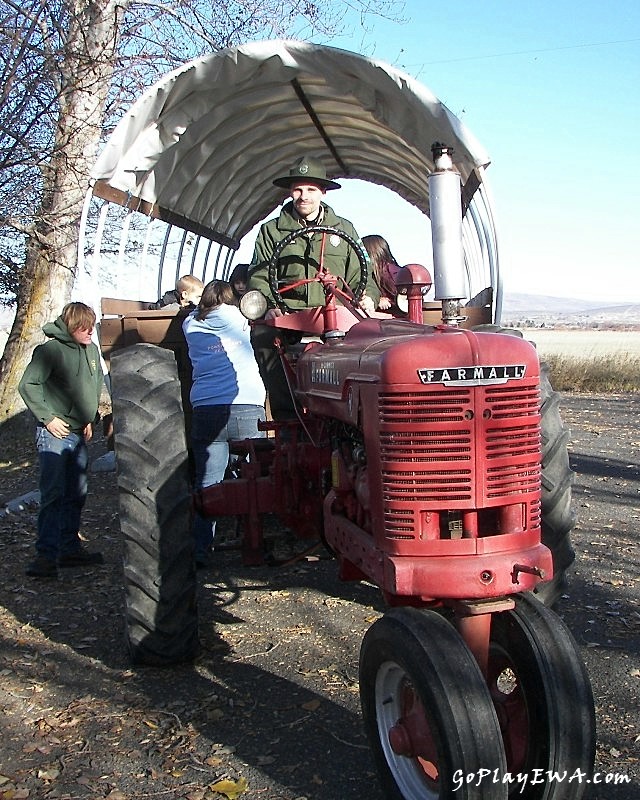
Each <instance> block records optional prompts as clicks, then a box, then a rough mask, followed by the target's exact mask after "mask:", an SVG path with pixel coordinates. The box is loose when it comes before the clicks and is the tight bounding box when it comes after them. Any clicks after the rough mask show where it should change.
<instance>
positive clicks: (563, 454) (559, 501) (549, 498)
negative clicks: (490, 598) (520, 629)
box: [535, 362, 576, 606]
mask: <svg viewBox="0 0 640 800" xmlns="http://www.w3.org/2000/svg"><path fill="white" fill-rule="evenodd" d="M540 395H541V406H540V408H541V411H540V413H541V414H542V423H541V432H542V542H543V544H545V545H546V546H547V547H548V548H549V550H551V554H552V556H553V578H552V579H551V580H550V581H547V582H546V583H540V584H538V586H537V587H536V590H535V592H536V595H537V596H538V599H539V600H541V601H542V602H543V603H544V604H545V605H547V606H552V605H554V604H555V603H556V602H557V601H558V600H559V599H560V597H561V595H562V593H563V592H564V591H565V589H566V587H567V569H568V568H569V567H570V566H571V564H573V561H574V559H575V557H576V554H575V552H574V550H573V547H572V546H571V530H572V528H573V526H574V525H575V514H574V512H573V509H572V507H571V487H572V485H573V479H574V472H573V470H572V469H571V467H570V465H569V451H568V448H567V442H568V440H569V432H568V431H567V429H566V428H565V427H564V424H563V422H562V418H561V416H560V395H559V394H558V392H556V391H554V389H553V387H552V386H551V381H550V380H549V367H548V365H547V364H545V363H544V362H543V363H541V364H540Z"/></svg>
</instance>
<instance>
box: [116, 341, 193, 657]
mask: <svg viewBox="0 0 640 800" xmlns="http://www.w3.org/2000/svg"><path fill="white" fill-rule="evenodd" d="M111 382H112V388H113V396H112V401H113V417H114V435H115V451H116V460H117V470H118V492H119V505H120V527H121V530H122V533H123V536H124V574H125V583H126V633H127V640H128V645H129V652H130V656H131V659H132V661H133V662H134V663H136V664H146V665H149V666H165V665H170V664H176V663H181V662H185V661H192V660H193V659H194V658H195V657H196V656H197V655H198V652H199V641H198V615H197V604H196V575H195V563H194V557H193V540H192V537H191V535H190V489H189V471H188V460H187V445H186V436H185V428H184V414H183V409H182V401H181V396H180V382H179V380H178V373H177V368H176V363H175V359H174V357H173V353H172V352H171V351H170V350H165V349H162V348H160V347H156V346H154V345H150V344H136V345H133V346H131V347H127V348H125V349H124V350H120V351H117V352H116V353H114V354H113V356H112V358H111Z"/></svg>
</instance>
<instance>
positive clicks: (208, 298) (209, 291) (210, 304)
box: [196, 281, 234, 319]
mask: <svg viewBox="0 0 640 800" xmlns="http://www.w3.org/2000/svg"><path fill="white" fill-rule="evenodd" d="M233 296H234V295H233V289H232V288H231V285H230V284H229V283H227V282H226V281H209V283H208V284H207V285H206V286H205V287H204V289H203V290H202V297H201V298H200V302H199V303H198V311H197V313H196V319H204V318H205V317H206V316H207V314H208V313H209V312H210V311H213V309H214V308H217V307H218V306H221V305H222V304H223V303H227V304H228V305H233Z"/></svg>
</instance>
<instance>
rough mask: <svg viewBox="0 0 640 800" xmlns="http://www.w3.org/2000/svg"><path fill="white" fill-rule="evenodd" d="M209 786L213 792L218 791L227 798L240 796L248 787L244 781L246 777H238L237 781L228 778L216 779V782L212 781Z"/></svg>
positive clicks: (232, 799) (233, 798)
mask: <svg viewBox="0 0 640 800" xmlns="http://www.w3.org/2000/svg"><path fill="white" fill-rule="evenodd" d="M209 788H210V789H211V790H212V791H213V792H219V793H220V794H223V795H225V796H226V797H228V798H229V800H235V799H236V797H240V795H241V794H242V793H243V792H246V791H247V789H248V788H249V784H248V783H247V781H246V778H240V779H239V780H238V781H230V780H226V779H225V780H221V781H217V782H216V783H212V784H211V785H210V786H209Z"/></svg>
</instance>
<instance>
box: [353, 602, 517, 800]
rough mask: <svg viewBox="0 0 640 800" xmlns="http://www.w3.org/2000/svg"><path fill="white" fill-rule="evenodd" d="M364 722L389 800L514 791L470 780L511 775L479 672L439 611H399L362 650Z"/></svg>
mask: <svg viewBox="0 0 640 800" xmlns="http://www.w3.org/2000/svg"><path fill="white" fill-rule="evenodd" d="M360 700H361V704H362V713H363V718H364V724H365V728H366V731H367V735H368V737H369V740H370V743H371V747H372V750H373V756H374V760H375V762H376V766H377V769H378V772H379V774H380V779H381V783H382V786H383V788H384V792H385V797H387V798H389V799H390V800H436V798H444V797H455V798H457V799H459V800H470V799H471V798H473V799H474V800H506V798H507V788H506V787H505V786H503V785H501V784H500V783H497V784H496V783H495V782H492V781H490V780H483V781H482V782H480V785H478V782H477V781H474V780H472V781H470V782H469V783H467V782H466V781H465V780H464V776H467V775H472V774H473V775H474V776H477V775H487V774H488V773H487V772H484V771H483V772H480V771H481V770H491V771H492V772H493V770H498V774H502V773H503V772H504V767H505V756H504V749H503V746H502V740H501V736H500V730H499V727H498V722H497V718H496V713H495V710H494V708H493V705H492V702H491V697H490V695H489V692H488V691H487V686H486V683H485V680H484V678H483V676H482V674H481V672H480V669H479V667H478V665H477V663H476V661H475V660H474V658H473V656H472V655H471V653H470V651H469V649H468V648H467V646H466V645H465V643H464V642H463V640H462V638H461V637H460V635H459V634H458V633H457V631H456V630H455V628H454V627H453V626H452V625H451V624H450V623H449V622H448V621H447V620H445V619H444V618H443V617H442V616H440V615H439V614H437V613H435V612H433V611H426V612H425V611H419V610H417V609H413V608H396V609H393V610H392V611H390V612H388V613H387V614H385V616H384V617H382V618H380V619H379V620H378V621H377V622H375V623H374V624H373V625H372V626H371V628H370V629H369V630H368V631H367V633H366V634H365V637H364V640H363V642H362V648H361V651H360Z"/></svg>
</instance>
